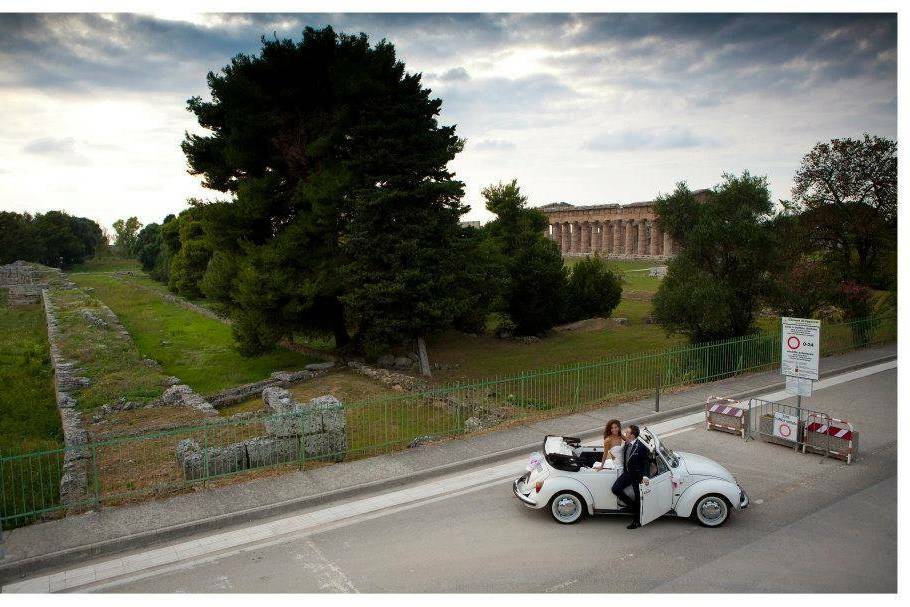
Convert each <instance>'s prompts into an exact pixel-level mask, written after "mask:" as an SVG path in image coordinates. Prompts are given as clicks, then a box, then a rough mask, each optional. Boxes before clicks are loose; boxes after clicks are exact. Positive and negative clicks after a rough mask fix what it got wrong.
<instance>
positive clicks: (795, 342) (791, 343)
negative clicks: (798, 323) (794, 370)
mask: <svg viewBox="0 0 910 607" xmlns="http://www.w3.org/2000/svg"><path fill="white" fill-rule="evenodd" d="M800 345H802V344H800V343H799V338H798V337H796V336H795V335H791V336H790V338H789V339H788V340H787V347H788V348H790V349H791V350H796V349H798V348H799V347H800Z"/></svg>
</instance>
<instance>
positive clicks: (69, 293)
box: [49, 288, 167, 409]
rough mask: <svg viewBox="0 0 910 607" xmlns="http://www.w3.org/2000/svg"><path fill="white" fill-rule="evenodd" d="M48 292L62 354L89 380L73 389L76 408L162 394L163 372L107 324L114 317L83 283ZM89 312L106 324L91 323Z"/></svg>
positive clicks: (141, 398) (93, 406) (92, 406)
mask: <svg viewBox="0 0 910 607" xmlns="http://www.w3.org/2000/svg"><path fill="white" fill-rule="evenodd" d="M49 293H50V298H51V301H52V302H53V305H54V307H55V309H56V314H57V320H58V323H57V324H58V329H59V332H60V338H59V346H60V351H61V354H62V355H63V357H64V358H65V359H66V360H69V361H74V362H76V364H77V366H78V373H79V375H81V376H85V377H87V378H89V379H90V380H91V384H90V385H89V386H88V387H85V388H82V389H80V390H79V392H78V394H77V395H76V400H77V401H78V403H79V405H78V406H79V407H80V408H82V409H93V408H95V407H99V406H101V405H104V404H107V403H110V402H113V401H115V400H117V399H120V398H123V399H125V400H127V401H134V402H146V401H149V400H152V399H154V398H157V397H158V396H161V394H162V393H163V392H164V389H165V382H166V379H167V376H166V375H165V374H164V373H162V372H161V370H159V369H156V368H155V367H154V366H150V365H148V364H146V363H145V362H144V361H143V358H144V357H145V356H144V355H143V354H142V353H141V352H140V351H139V349H138V348H137V347H136V344H134V343H133V341H132V340H130V339H128V338H125V337H123V336H122V335H121V334H120V332H119V331H117V330H116V329H115V327H114V326H113V325H111V324H110V322H109V321H111V320H113V319H110V318H108V314H109V313H108V312H106V311H105V309H104V307H103V305H102V302H101V301H100V300H99V298H98V297H96V296H95V295H93V294H91V293H89V292H87V291H85V290H83V289H58V288H53V289H51V290H50V291H49ZM87 315H91V316H87ZM90 317H96V318H100V319H102V320H104V321H105V322H107V323H108V324H95V323H93V322H90V321H89V320H88V318H90Z"/></svg>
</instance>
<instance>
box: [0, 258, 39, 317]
mask: <svg viewBox="0 0 910 607" xmlns="http://www.w3.org/2000/svg"><path fill="white" fill-rule="evenodd" d="M47 287H48V284H47V281H46V280H45V276H43V275H42V272H40V271H39V270H38V268H36V267H35V266H34V265H33V264H30V263H28V262H25V261H22V260H19V261H14V262H13V263H10V264H7V265H5V266H0V288H2V289H6V291H7V299H6V301H7V305H9V306H11V307H15V306H27V305H34V304H36V303H38V302H40V301H41V291H43V290H44V289H46V288H47Z"/></svg>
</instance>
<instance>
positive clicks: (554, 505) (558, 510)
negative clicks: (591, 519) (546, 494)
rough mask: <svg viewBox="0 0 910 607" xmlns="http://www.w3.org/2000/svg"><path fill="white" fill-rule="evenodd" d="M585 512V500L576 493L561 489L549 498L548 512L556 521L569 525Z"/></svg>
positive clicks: (579, 518)
mask: <svg viewBox="0 0 910 607" xmlns="http://www.w3.org/2000/svg"><path fill="white" fill-rule="evenodd" d="M584 513H585V502H584V500H582V499H581V497H580V496H579V495H578V494H577V493H572V492H571V491H563V492H561V493H557V494H556V495H554V496H553V499H551V500H550V514H552V515H553V518H555V519H556V522H558V523H562V524H563V525H571V524H572V523H577V522H578V521H579V520H581V517H582V516H584Z"/></svg>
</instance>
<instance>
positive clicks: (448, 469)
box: [0, 355, 897, 584]
mask: <svg viewBox="0 0 910 607" xmlns="http://www.w3.org/2000/svg"><path fill="white" fill-rule="evenodd" d="M896 359H897V355H889V356H883V357H879V358H876V359H873V360H869V361H865V362H862V363H854V364H851V365H845V366H843V367H838V368H836V369H831V370H829V371H825V372H823V373H821V374H820V378H826V377H830V376H832V375H839V374H842V373H849V372H850V371H855V370H858V369H864V368H867V367H871V366H874V365H878V364H882V363H885V362H890V361H892V360H896ZM783 386H784V383H783V382H774V383H772V384H767V385H765V386H761V387H758V388H753V389H750V390H747V391H744V392H740V393H734V394H725V395H724V396H727V397H729V398H734V399H743V398H750V397H752V396H755V395H757V394H762V393H765V392H769V391H776V390H779V389H780V388H782V387H783ZM703 408H704V403H701V402H699V403H695V404H692V405H685V406H682V407H677V408H675V409H668V410H666V411H660V412H655V413H649V414H647V415H640V416H638V417H633V418H629V419H625V420H621V421H622V422H623V423H624V424H639V425H641V424H647V423H655V422H659V421H663V420H666V419H670V418H674V417H682V416H684V415H688V414H691V413H695V412H697V411H701V410H702V409H703ZM602 431H603V428H602V426H601V425H598V426H597V427H595V428H591V429H589V430H584V431H582V432H573V434H574V435H575V436H577V437H578V438H582V439H587V438H591V437H594V436H598V435H600V433H601V432H602ZM538 446H539V443H538V442H534V443H529V444H524V445H520V446H517V447H510V448H508V449H503V450H500V451H495V452H493V453H487V454H484V455H480V456H477V457H473V458H468V459H463V460H460V461H458V462H454V463H450V464H442V465H439V466H434V467H432V468H427V469H425V470H420V471H418V472H413V473H408V474H403V475H399V476H396V477H392V478H388V479H379V480H375V481H369V482H366V483H361V484H359V485H354V486H352V487H348V488H345V489H337V490H333V491H327V492H324V493H320V494H316V495H310V496H306V497H301V498H295V499H292V500H287V501H284V502H278V503H273V504H268V505H265V506H260V507H256V508H250V509H247V510H241V511H238V512H231V513H228V514H224V515H219V516H215V517H209V518H207V519H202V520H198V521H192V522H188V523H182V524H180V525H173V526H171V527H165V528H163V529H156V530H152V531H147V532H143V533H136V534H132V535H126V536H123V537H119V538H114V539H109V540H103V541H100V542H95V543H92V544H86V545H84V546H77V547H75V548H68V549H65V550H61V551H57V552H51V553H48V554H44V555H40V556H34V557H29V558H25V559H21V560H19V561H14V562H11V563H5V564H3V565H0V584H5V583H7V582H10V581H13V580H16V579H19V578H23V577H27V576H29V575H31V574H34V573H37V572H39V571H43V570H45V569H50V568H54V567H59V566H62V565H66V564H69V563H74V562H79V561H84V560H87V559H91V558H97V557H99V556H104V555H111V554H116V553H119V552H125V551H128V550H133V549H136V548H144V547H150V546H153V545H157V544H161V543H164V542H167V541H170V540H175V539H181V538H184V537H186V536H188V535H193V534H197V533H204V532H207V531H214V530H218V529H223V528H225V527H230V526H234V525H240V524H246V523H251V522H253V521H257V520H261V519H266V518H270V517H274V516H279V515H282V514H286V513H288V512H292V511H295V510H300V509H303V508H308V507H311V506H316V505H322V504H328V503H331V502H333V501H338V500H341V499H351V498H354V497H359V496H362V495H365V494H368V493H371V492H374V491H377V490H380V489H389V488H391V487H399V486H401V485H405V484H408V483H412V482H416V481H421V480H427V479H431V478H435V477H438V476H443V475H446V474H452V473H455V472H461V471H463V470H466V469H469V468H475V467H477V466H482V465H484V464H490V463H495V462H497V461H500V460H503V459H509V458H511V457H515V456H517V455H521V454H522V453H527V452H528V451H530V450H533V449H534V448H536V447H538Z"/></svg>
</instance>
